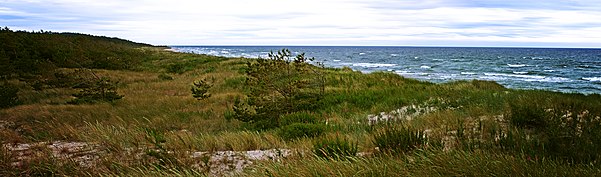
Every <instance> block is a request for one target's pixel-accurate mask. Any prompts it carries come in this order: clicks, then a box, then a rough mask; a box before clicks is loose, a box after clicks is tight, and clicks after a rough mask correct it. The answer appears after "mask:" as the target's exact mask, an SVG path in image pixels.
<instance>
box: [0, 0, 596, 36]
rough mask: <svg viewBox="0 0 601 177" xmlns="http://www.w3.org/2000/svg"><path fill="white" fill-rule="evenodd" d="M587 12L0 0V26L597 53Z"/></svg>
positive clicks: (584, 5)
mask: <svg viewBox="0 0 601 177" xmlns="http://www.w3.org/2000/svg"><path fill="white" fill-rule="evenodd" d="M535 3H539V4H540V5H539V6H537V5H535ZM596 7H600V6H599V5H596V3H593V2H591V1H569V2H555V3H554V2H549V1H540V0H530V1H528V0H521V1H517V0H509V1H466V0H430V1H418V0H375V1H367V0H304V1H298V0H280V1H268V0H256V1H242V0H219V1H195V0H179V1H163V0H146V1H142V0H128V1H124V0H103V1H91V0H53V1H49V0H27V1H23V0H18V1H17V0H0V25H4V26H9V27H13V28H18V29H27V30H38V29H44V30H53V31H75V32H82V33H92V34H99V35H108V36H117V37H122V38H126V39H131V40H135V41H140V42H148V43H152V44H200V45H454V46H461V45H487V46H491V45H492V46H495V45H498V46H508V45H513V46H533V45H535V46H566V47H601V33H599V31H601V30H600V27H601V22H598V19H601V13H600V12H597V11H596V10H595V9H596ZM8 15H10V16H11V18H10V19H9V17H8ZM17 17H22V18H17Z"/></svg>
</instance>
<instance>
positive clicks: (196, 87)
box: [190, 79, 213, 100]
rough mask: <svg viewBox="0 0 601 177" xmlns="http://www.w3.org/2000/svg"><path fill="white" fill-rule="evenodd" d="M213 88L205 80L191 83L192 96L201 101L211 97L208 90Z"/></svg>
mask: <svg viewBox="0 0 601 177" xmlns="http://www.w3.org/2000/svg"><path fill="white" fill-rule="evenodd" d="M211 87H213V84H211V83H209V82H207V81H206V80H205V79H202V80H198V81H195V82H194V83H192V88H191V89H190V90H191V91H192V96H193V97H194V98H196V99H198V100H203V99H205V98H209V97H211V93H208V92H209V89H210V88H211Z"/></svg>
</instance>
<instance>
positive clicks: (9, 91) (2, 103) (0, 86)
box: [0, 83, 20, 108]
mask: <svg viewBox="0 0 601 177" xmlns="http://www.w3.org/2000/svg"><path fill="white" fill-rule="evenodd" d="M18 92H19V88H18V87H16V86H14V85H11V84H8V83H0V108H8V107H13V106H16V105H19V104H20V101H19V96H18V95H17V93H18Z"/></svg>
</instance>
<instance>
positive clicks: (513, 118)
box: [506, 99, 551, 128]
mask: <svg viewBox="0 0 601 177" xmlns="http://www.w3.org/2000/svg"><path fill="white" fill-rule="evenodd" d="M530 101H531V100H523V99H521V100H518V101H515V102H511V103H510V104H509V106H510V111H511V112H510V113H509V114H508V115H506V116H507V117H508V118H509V122H510V123H511V124H512V125H514V126H517V127H520V128H544V127H545V126H546V124H547V123H548V122H547V120H548V119H549V116H551V114H550V113H549V112H547V111H545V108H543V107H541V106H539V105H537V104H532V103H531V102H530Z"/></svg>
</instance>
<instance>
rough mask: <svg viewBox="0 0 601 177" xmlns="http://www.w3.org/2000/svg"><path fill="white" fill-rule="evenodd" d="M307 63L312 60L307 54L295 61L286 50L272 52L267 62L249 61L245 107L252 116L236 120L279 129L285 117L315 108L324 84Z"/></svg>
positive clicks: (244, 116) (297, 57)
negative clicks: (268, 124)
mask: <svg viewBox="0 0 601 177" xmlns="http://www.w3.org/2000/svg"><path fill="white" fill-rule="evenodd" d="M307 60H311V59H308V58H305V56H304V54H300V55H297V56H296V57H295V58H293V57H292V55H291V52H290V51H289V50H286V49H283V50H281V51H278V53H277V54H274V53H273V52H272V53H270V54H269V58H268V59H257V60H253V61H251V62H248V63H247V69H246V73H245V74H246V76H247V77H246V80H245V85H246V88H247V89H248V94H247V95H246V96H247V99H246V100H244V104H247V105H248V107H247V108H248V110H250V111H249V112H250V113H252V115H246V114H245V115H243V116H236V117H237V118H241V119H240V120H241V121H243V122H249V123H251V124H254V123H258V122H263V123H265V122H273V123H275V126H276V127H277V126H278V125H277V123H279V119H280V116H282V115H284V114H289V113H293V112H299V111H307V110H313V109H314V108H316V107H317V104H316V103H317V102H318V100H319V99H320V98H321V97H322V95H323V92H324V84H323V83H325V82H323V80H320V75H319V74H318V73H319V72H318V71H317V70H316V69H315V67H314V66H312V65H310V64H309V63H307ZM235 112H236V113H238V111H235ZM249 112H244V113H249ZM272 125H273V124H272ZM262 127H265V126H262Z"/></svg>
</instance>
